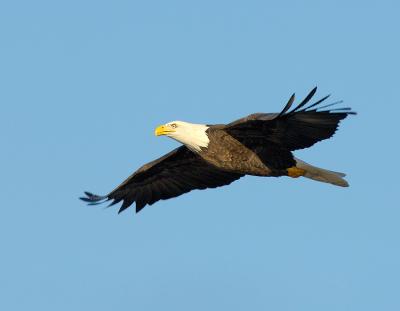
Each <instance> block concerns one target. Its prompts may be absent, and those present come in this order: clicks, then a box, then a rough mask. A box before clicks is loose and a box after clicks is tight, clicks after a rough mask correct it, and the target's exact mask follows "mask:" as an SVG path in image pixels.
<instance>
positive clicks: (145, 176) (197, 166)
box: [81, 146, 243, 213]
mask: <svg viewBox="0 0 400 311" xmlns="http://www.w3.org/2000/svg"><path fill="white" fill-rule="evenodd" d="M242 176H243V175H241V174H236V173H231V172H227V171H223V170H220V169H218V168H217V167H215V166H213V165H211V164H209V163H207V162H206V161H205V160H203V159H202V158H201V157H200V156H199V155H197V154H195V153H193V152H192V151H190V150H189V149H188V148H186V147H185V146H181V147H179V148H177V149H175V150H173V151H171V152H170V153H168V154H166V155H164V156H163V157H161V158H159V159H157V160H155V161H152V162H150V163H148V164H145V165H143V166H142V167H141V168H140V169H138V170H137V171H136V172H135V173H133V174H132V175H131V176H130V177H128V178H127V179H126V180H125V181H124V182H123V183H122V184H121V185H119V186H118V187H117V188H116V189H114V190H113V191H112V192H110V193H109V194H108V195H106V196H98V195H94V194H92V193H90V192H85V194H86V196H87V197H83V198H81V200H83V201H85V202H88V203H89V204H100V203H103V202H105V201H110V200H112V202H111V204H110V205H114V204H116V203H118V202H121V201H123V203H122V206H121V208H120V209H119V213H120V212H122V211H123V210H125V209H126V208H128V207H129V206H130V205H132V203H133V202H136V212H139V211H140V210H141V209H142V208H143V207H144V206H146V204H148V205H152V204H153V203H155V202H157V201H159V200H166V199H170V198H173V197H177V196H179V195H181V194H184V193H186V192H189V191H191V190H194V189H206V188H216V187H220V186H224V185H228V184H230V183H232V182H233V181H235V180H237V179H239V178H240V177H242Z"/></svg>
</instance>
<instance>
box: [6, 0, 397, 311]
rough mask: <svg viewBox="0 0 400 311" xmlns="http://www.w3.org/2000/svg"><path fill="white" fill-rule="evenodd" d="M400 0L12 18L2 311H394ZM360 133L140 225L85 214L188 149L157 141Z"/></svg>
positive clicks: (75, 10)
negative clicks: (293, 131) (252, 128)
mask: <svg viewBox="0 0 400 311" xmlns="http://www.w3.org/2000/svg"><path fill="white" fill-rule="evenodd" d="M399 12H400V5H399V2H398V1H394V0H393V1H329V2H328V1H174V0H171V1H2V2H1V3H0V107H1V110H0V140H1V152H0V168H1V175H0V194H1V217H0V247H1V253H0V309H1V310H174V311H178V310H277V311H280V310H307V311H312V310H318V311H320V310H324V311H330V310H363V311H366V310H400V296H399V292H400V267H399V265H400V264H399V263H400V248H399V238H400V226H399V222H400V204H399V203H398V192H399V174H400V169H399V139H398V134H399V123H398V122H399V119H398V115H399V113H400V109H399V107H400V102H399V96H398V92H399V86H400V81H399V72H400V61H399V55H400V41H399V32H400V20H399ZM315 85H318V86H319V90H318V95H319V96H320V97H322V96H323V95H326V94H328V93H332V94H333V95H332V100H338V99H343V100H344V101H345V104H344V105H346V106H351V107H352V108H353V109H354V110H355V111H357V112H358V113H359V114H358V115H357V116H356V117H349V118H348V119H346V120H345V122H344V123H343V124H342V126H341V128H340V130H339V132H338V133H337V134H336V135H335V137H334V138H333V139H331V140H329V141H325V142H323V143H319V144H317V145H316V146H314V147H313V148H312V149H309V150H305V151H301V152H298V153H297V155H298V156H299V157H301V158H302V159H304V160H306V161H308V162H311V163H313V164H315V165H319V166H321V167H325V168H328V169H333V170H339V171H343V172H346V173H347V174H348V181H349V182H350V184H351V186H350V188H348V189H344V188H339V187H334V186H330V185H327V184H322V183H317V182H313V181H310V180H305V179H297V180H292V179H289V178H285V177H282V178H275V179H273V178H264V179H262V178H255V177H246V178H244V179H242V180H240V181H238V182H236V183H234V184H233V185H231V186H230V187H225V188H219V189H216V190H208V191H194V192H191V193H189V194H186V195H183V196H181V197H179V198H176V199H173V200H169V201H162V202H158V203H157V204H155V205H153V206H151V207H146V208H145V209H144V210H143V211H142V212H141V213H139V214H135V213H134V210H133V209H129V210H127V211H126V212H124V213H122V214H121V215H117V208H116V207H114V208H110V209H104V208H102V207H88V206H86V205H85V204H83V202H80V201H79V200H78V197H79V196H80V195H81V194H82V192H83V191H84V190H90V191H93V192H95V193H100V194H103V193H107V192H108V191H110V190H111V189H112V188H113V187H114V186H116V185H117V184H119V183H120V182H121V181H122V180H123V179H124V178H125V177H127V176H128V175H130V173H131V172H132V171H134V170H135V169H136V168H138V167H139V166H141V165H142V164H144V163H146V162H148V161H150V160H153V159H154V158H156V157H158V156H161V155H163V154H164V153H166V152H168V151H169V150H171V149H172V148H175V147H176V146H177V145H178V144H177V143H176V142H175V141H173V140H170V139H167V138H165V137H161V138H156V137H155V136H154V134H153V133H154V132H153V131H154V128H155V126H156V125H159V124H161V123H165V122H168V121H172V120H176V119H180V120H186V121H189V122H198V123H224V122H229V121H231V120H234V119H236V118H239V117H241V116H243V115H246V114H250V113H253V112H276V111H279V110H280V109H281V108H282V106H283V105H284V104H285V103H286V101H287V99H288V98H289V96H290V95H291V93H292V92H296V94H297V95H298V99H300V98H301V97H303V96H305V95H306V94H307V93H308V91H310V90H311V88H313V87H314V86H315Z"/></svg>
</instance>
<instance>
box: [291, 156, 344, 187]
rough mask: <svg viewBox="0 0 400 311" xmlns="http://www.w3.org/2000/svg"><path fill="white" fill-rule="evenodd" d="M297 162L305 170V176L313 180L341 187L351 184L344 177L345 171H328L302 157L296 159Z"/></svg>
mask: <svg viewBox="0 0 400 311" xmlns="http://www.w3.org/2000/svg"><path fill="white" fill-rule="evenodd" d="M295 160H296V162H297V165H296V166H297V167H298V168H301V169H303V170H305V174H304V177H306V178H310V179H313V180H317V181H321V182H326V183H328V184H332V185H336V186H340V187H348V186H349V184H348V183H347V181H346V180H345V179H344V178H343V177H344V176H346V174H344V173H339V172H334V171H328V170H325V169H323V168H319V167H315V166H312V165H310V164H308V163H306V162H304V161H302V160H300V159H295Z"/></svg>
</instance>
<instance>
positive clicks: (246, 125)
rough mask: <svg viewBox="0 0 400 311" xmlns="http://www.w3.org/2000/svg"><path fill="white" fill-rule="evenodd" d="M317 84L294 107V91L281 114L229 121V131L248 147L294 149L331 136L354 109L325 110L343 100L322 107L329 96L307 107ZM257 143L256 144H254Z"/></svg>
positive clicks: (259, 115)
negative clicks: (260, 145)
mask: <svg viewBox="0 0 400 311" xmlns="http://www.w3.org/2000/svg"><path fill="white" fill-rule="evenodd" d="M316 91H317V88H316V87H315V88H314V89H313V90H312V91H311V92H310V93H309V94H308V95H307V96H306V98H305V99H304V100H303V101H302V102H301V103H300V104H299V105H298V106H297V107H296V108H294V109H293V110H291V111H290V108H291V106H292V104H293V102H294V94H293V95H292V96H291V97H290V99H289V101H288V103H287V104H286V106H285V107H284V109H283V110H282V111H281V112H280V113H257V114H253V115H249V116H247V117H245V118H242V119H239V120H237V121H235V122H232V123H230V124H228V125H227V126H226V128H225V130H226V131H227V132H228V133H229V134H230V135H232V136H233V137H235V138H236V139H237V140H239V141H240V142H242V143H243V144H245V145H246V146H248V147H256V146H255V145H259V144H264V145H265V146H268V145H272V146H279V147H280V148H281V149H286V150H287V151H293V150H297V149H303V148H308V147H311V146H312V145H314V144H315V143H317V142H319V141H321V140H324V139H328V138H330V137H331V136H332V135H333V134H334V133H335V132H336V130H337V128H338V125H339V122H340V121H341V120H343V119H344V118H346V117H347V116H348V115H349V114H355V112H353V111H351V109H350V108H336V109H324V108H328V107H331V106H333V105H336V104H339V103H341V102H335V103H332V104H329V105H325V106H322V107H320V104H321V103H322V102H323V101H325V100H326V99H327V98H328V97H329V95H328V96H325V97H323V98H322V99H320V100H318V101H316V102H315V103H313V104H311V105H309V106H307V104H308V103H309V101H310V100H311V98H312V97H313V96H314V94H315V92H316ZM252 145H254V146H252Z"/></svg>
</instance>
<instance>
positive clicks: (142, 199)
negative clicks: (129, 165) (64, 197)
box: [81, 88, 355, 213]
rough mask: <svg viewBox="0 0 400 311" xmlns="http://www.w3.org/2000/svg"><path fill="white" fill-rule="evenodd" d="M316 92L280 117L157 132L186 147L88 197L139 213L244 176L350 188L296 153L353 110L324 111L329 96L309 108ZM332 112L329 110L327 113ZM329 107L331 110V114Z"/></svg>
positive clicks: (171, 126) (177, 125)
mask: <svg viewBox="0 0 400 311" xmlns="http://www.w3.org/2000/svg"><path fill="white" fill-rule="evenodd" d="M316 90H317V88H314V89H313V90H312V91H311V92H310V93H309V94H308V95H307V96H306V98H305V99H304V100H303V101H302V102H301V103H299V104H298V105H297V106H296V107H295V108H293V109H290V108H291V107H292V104H293V102H294V99H295V96H294V94H293V95H292V96H291V97H290V99H289V101H288V102H287V104H286V105H285V107H284V108H283V110H282V111H281V112H280V113H255V114H251V115H249V116H247V117H244V118H241V119H239V120H236V121H234V122H232V123H229V124H216V125H205V124H192V123H188V122H182V121H173V122H170V123H167V124H165V125H161V126H159V127H157V128H156V129H155V135H157V136H161V135H166V136H168V137H170V138H173V139H175V140H177V141H178V142H180V143H182V144H183V145H182V146H180V147H178V148H176V149H174V150H172V151H171V152H169V153H167V154H166V155H164V156H163V157H161V158H159V159H157V160H154V161H152V162H150V163H147V164H145V165H143V166H142V167H141V168H139V169H138V170H137V171H136V172H134V173H133V174H132V175H131V176H130V177H128V178H127V179H126V180H125V181H124V182H123V183H122V184H120V185H119V186H118V187H116V188H115V189H114V190H113V191H111V192H110V193H109V194H107V195H104V196H100V195H95V194H92V193H90V192H85V194H86V196H85V197H82V198H81V200H83V201H85V202H88V203H89V204H91V205H95V204H100V203H103V202H106V201H111V202H110V205H114V204H117V203H119V202H121V201H122V205H121V207H120V209H119V213H120V212H122V211H124V210H125V209H126V208H128V207H129V206H130V205H132V203H134V202H136V212H139V211H140V210H141V209H142V208H143V207H145V206H146V205H147V204H148V205H152V204H153V203H155V202H157V201H159V200H166V199H170V198H173V197H177V196H179V195H181V194H184V193H186V192H189V191H191V190H194V189H206V188H216V187H221V186H225V185H229V184H230V183H232V182H233V181H235V180H237V179H239V178H241V177H243V176H245V175H254V176H272V177H279V176H289V177H293V178H297V177H300V176H303V177H306V178H310V179H313V180H317V181H321V182H325V183H330V184H333V185H336V186H341V187H348V183H347V182H346V181H345V180H344V179H343V177H344V176H345V174H343V173H339V172H334V171H329V170H325V169H322V168H318V167H315V166H312V165H310V164H308V163H306V162H304V161H302V160H300V159H298V158H296V157H294V155H293V153H292V151H295V150H298V149H303V148H308V147H311V146H312V145H314V144H315V143H317V142H319V141H321V140H324V139H328V138H330V137H331V136H332V135H333V134H334V133H335V131H336V130H337V128H338V125H339V122H340V121H341V120H343V119H344V118H346V117H347V116H348V115H350V114H355V112H353V111H351V109H350V108H335V109H332V108H331V107H332V106H333V105H336V104H338V103H341V102H335V103H332V104H328V105H324V106H321V105H320V104H321V103H322V102H324V101H325V100H326V99H327V98H328V97H329V95H328V96H325V97H323V98H321V99H319V100H317V101H316V102H314V103H312V104H309V103H310V100H311V98H312V97H313V96H314V94H315V92H316ZM328 107H329V108H328ZM327 108H328V109H327Z"/></svg>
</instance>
